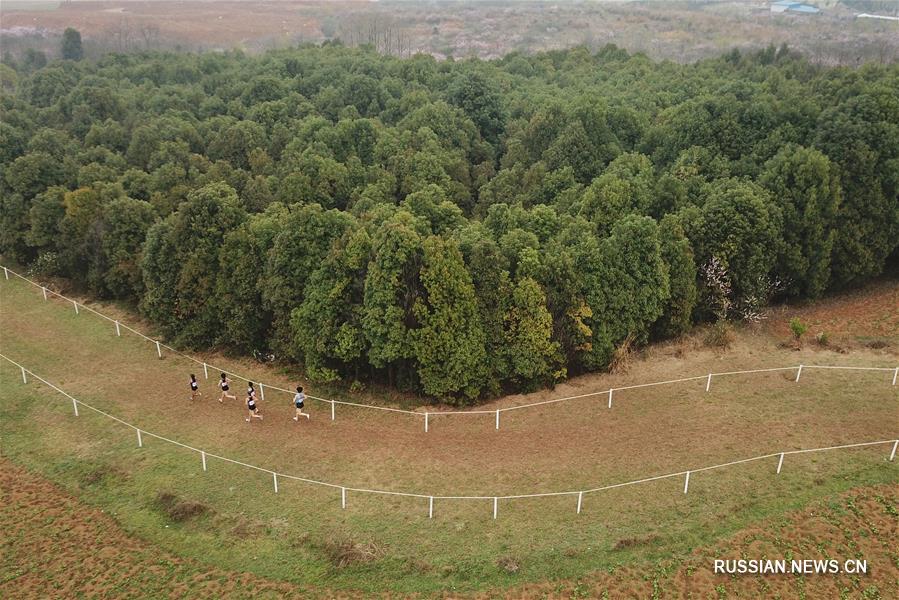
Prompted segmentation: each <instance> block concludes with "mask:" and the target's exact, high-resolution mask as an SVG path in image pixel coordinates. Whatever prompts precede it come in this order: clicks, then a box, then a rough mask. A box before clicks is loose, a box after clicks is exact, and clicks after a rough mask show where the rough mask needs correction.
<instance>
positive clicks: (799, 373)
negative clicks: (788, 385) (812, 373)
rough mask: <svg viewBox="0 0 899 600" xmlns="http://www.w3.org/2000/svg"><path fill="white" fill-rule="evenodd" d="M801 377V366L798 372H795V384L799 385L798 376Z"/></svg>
mask: <svg viewBox="0 0 899 600" xmlns="http://www.w3.org/2000/svg"><path fill="white" fill-rule="evenodd" d="M800 375H802V365H799V370H798V371H796V383H799V376H800Z"/></svg>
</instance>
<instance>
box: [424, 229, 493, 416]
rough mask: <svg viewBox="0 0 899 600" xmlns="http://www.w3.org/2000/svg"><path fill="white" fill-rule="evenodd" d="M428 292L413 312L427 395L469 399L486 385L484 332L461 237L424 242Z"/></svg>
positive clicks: (431, 239) (425, 291) (425, 290)
mask: <svg viewBox="0 0 899 600" xmlns="http://www.w3.org/2000/svg"><path fill="white" fill-rule="evenodd" d="M420 277H421V287H422V293H421V295H420V296H419V297H418V298H416V300H415V303H414V305H413V307H412V312H413V314H414V316H415V319H416V321H417V322H418V328H416V329H415V331H414V334H413V340H414V341H413V345H414V352H415V359H416V362H417V372H418V378H419V381H421V387H422V389H423V390H424V391H425V393H426V394H428V395H430V396H435V397H438V398H448V397H451V396H453V395H455V394H459V393H462V394H464V395H465V397H466V398H468V399H469V400H471V399H474V398H476V397H477V396H478V394H479V393H480V391H481V388H482V387H483V385H484V361H485V359H486V352H485V350H484V331H483V329H481V322H480V319H479V318H478V316H479V315H478V305H477V301H476V299H475V291H474V285H472V282H471V276H470V275H469V274H468V271H467V270H466V269H465V263H464V262H463V260H462V253H461V252H460V251H459V247H458V245H457V244H456V242H455V241H452V240H444V239H442V238H439V237H437V236H431V237H428V238H427V239H425V240H424V242H423V243H422V267H421V273H420Z"/></svg>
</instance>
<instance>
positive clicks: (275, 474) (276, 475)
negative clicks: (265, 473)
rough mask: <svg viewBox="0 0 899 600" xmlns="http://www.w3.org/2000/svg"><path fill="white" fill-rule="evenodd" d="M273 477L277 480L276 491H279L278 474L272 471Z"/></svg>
mask: <svg viewBox="0 0 899 600" xmlns="http://www.w3.org/2000/svg"><path fill="white" fill-rule="evenodd" d="M272 479H274V481H275V493H276V494H277V493H278V474H277V473H275V472H274V471H272Z"/></svg>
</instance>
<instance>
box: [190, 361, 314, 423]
mask: <svg viewBox="0 0 899 600" xmlns="http://www.w3.org/2000/svg"><path fill="white" fill-rule="evenodd" d="M219 388H221V390H222V394H221V396H219V402H222V403H224V401H225V399H226V398H230V399H231V400H237V396H235V395H234V394H230V393H228V392H230V390H231V380H230V379H228V376H227V375H226V374H225V373H222V379H221V381H219ZM202 395H203V392H201V391H200V384H199V383H198V382H197V376H196V375H194V374H193V373H191V374H190V399H191V400H196V399H197V397H198V396H202ZM305 401H306V394H304V393H303V386H301V385H298V386H297V393H296V394H295V395H294V397H293V405H294V408H296V414H295V415H294V417H293V420H294V421H299V420H300V417H306V419H307V420H308V419H309V418H310V417H309V413H305V412H303V407H304V406H305ZM244 402H245V403H246V405H247V418H246V419H245V420H246V422H247V423H249V422H251V421H252V419H260V420H262V414H261V413H260V412H259V407H258V406H257V405H256V388H255V387H254V386H253V382H252V381H248V382H247V398H246V400H245V401H244Z"/></svg>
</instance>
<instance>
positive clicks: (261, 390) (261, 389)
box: [259, 381, 265, 402]
mask: <svg viewBox="0 0 899 600" xmlns="http://www.w3.org/2000/svg"><path fill="white" fill-rule="evenodd" d="M259 399H260V400H262V401H263V402H265V386H264V385H262V382H261V381H260V382H259Z"/></svg>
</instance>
